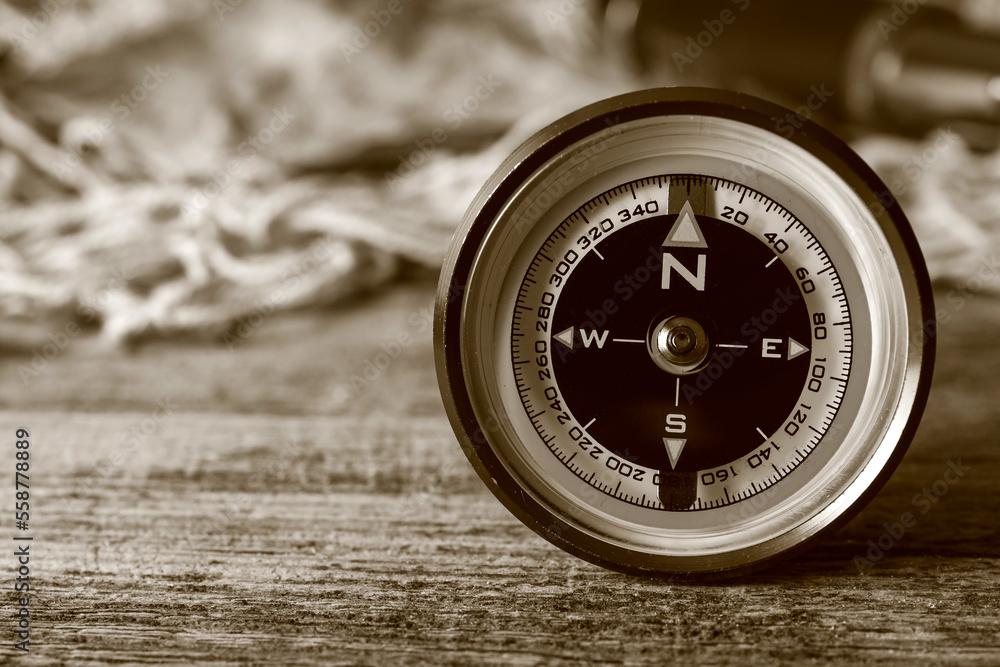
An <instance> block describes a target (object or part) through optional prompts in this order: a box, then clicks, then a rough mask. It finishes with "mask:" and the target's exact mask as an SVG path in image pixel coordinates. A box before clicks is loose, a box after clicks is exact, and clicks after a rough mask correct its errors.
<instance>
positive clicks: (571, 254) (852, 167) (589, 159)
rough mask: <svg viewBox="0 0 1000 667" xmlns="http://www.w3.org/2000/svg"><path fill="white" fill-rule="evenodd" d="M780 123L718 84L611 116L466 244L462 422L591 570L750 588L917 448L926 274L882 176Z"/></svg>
mask: <svg viewBox="0 0 1000 667" xmlns="http://www.w3.org/2000/svg"><path fill="white" fill-rule="evenodd" d="M780 117H782V116H781V115H780V114H776V113H775V108H774V107H772V105H770V104H767V103H764V102H761V101H759V100H756V99H754V98H747V97H745V96H740V95H735V94H729V93H721V92H718V91H705V90H700V89H672V90H664V91H649V92H645V93H637V94H632V95H629V96H624V97H620V98H614V99H612V100H608V101H606V102H604V103H601V104H598V105H595V106H594V107H589V108H587V109H584V110H582V111H580V112H578V113H577V114H574V115H572V116H570V117H568V118H566V119H563V120H562V121H560V122H559V123H557V124H556V126H554V127H553V128H550V129H549V130H548V131H546V132H543V133H542V134H541V135H539V136H536V137H535V138H534V139H532V140H530V141H529V142H528V143H527V144H526V145H525V146H522V148H521V149H519V151H518V152H517V153H515V154H514V155H513V156H512V157H511V158H510V159H509V160H508V168H507V169H503V168H502V169H501V171H500V172H499V173H498V175H497V176H496V177H494V180H493V182H491V183H489V184H487V186H486V188H485V189H484V190H483V192H482V193H481V194H480V197H479V198H478V200H477V202H476V203H475V204H474V205H473V207H472V209H471V210H470V214H469V217H468V218H467V220H466V223H465V225H464V229H463V230H462V232H460V234H459V235H458V237H457V240H456V245H455V246H454V248H453V252H452V254H451V256H450V257H449V260H448V263H447V264H446V267H445V272H444V274H443V277H442V284H441V292H440V299H439V304H438V322H437V324H438V328H437V343H438V347H437V351H438V360H439V371H440V377H441V383H442V390H443V394H444V397H445V403H446V406H447V407H448V408H449V412H450V416H451V418H452V422H453V424H454V426H455V429H456V433H457V434H458V436H459V439H460V441H462V443H463V446H464V447H465V449H466V453H467V454H468V455H469V458H470V460H471V461H472V463H473V465H474V466H475V467H476V468H477V471H478V472H479V473H480V475H481V476H482V477H483V479H484V481H485V482H486V483H487V485H488V486H490V488H491V489H492V490H493V492H494V493H495V494H496V495H497V496H498V498H500V500H501V501H503V502H504V503H505V504H506V505H507V506H508V507H509V508H510V509H511V510H512V511H513V512H514V513H515V514H517V515H518V516H519V517H520V518H521V519H522V520H523V521H524V522H525V523H526V524H528V525H529V526H531V527H532V528H534V529H535V530H536V531H537V532H539V533H540V534H542V535H543V536H545V537H546V538H547V539H549V540H551V541H553V542H554V543H556V544H558V545H559V546H561V547H563V548H565V549H567V550H568V551H570V552H572V553H575V554H577V555H580V556H582V557H584V558H586V559H588V560H591V561H593V562H597V563H599V564H602V565H605V566H608V567H613V568H615V569H619V570H624V571H630V572H649V573H660V574H668V575H675V576H679V575H696V576H697V575H700V576H703V577H704V576H722V575H726V574H732V573H738V572H743V571H746V570H748V569H752V568H754V567H759V566H761V565H763V564H766V563H767V562H768V561H770V560H772V559H774V558H775V557H777V556H780V555H782V554H786V553H788V552H791V551H793V550H794V549H795V548H796V547H798V546H800V545H802V544H804V543H806V542H807V541H808V540H810V539H812V538H814V537H815V536H816V535H817V534H819V533H820V532H821V531H822V530H825V529H828V528H829V527H831V526H834V525H837V524H838V522H841V521H843V520H845V519H846V518H848V517H849V516H850V515H851V514H852V513H853V512H855V511H856V510H857V509H859V508H860V506H861V505H862V504H863V503H864V502H865V501H866V500H867V499H868V497H870V495H872V494H873V493H874V492H875V491H877V489H878V487H879V486H880V485H881V483H882V482H883V481H884V479H885V478H886V476H887V475H888V474H889V473H890V472H891V470H892V468H893V467H894V466H895V464H896V462H898V459H899V458H900V457H901V455H902V453H903V451H904V450H905V446H906V444H907V443H908V440H909V438H910V437H911V432H912V430H913V429H914V428H915V424H916V420H917V418H918V417H919V414H920V411H921V409H922V406H923V401H924V399H925V395H926V390H927V380H928V377H929V369H930V365H931V364H930V359H931V356H932V355H931V350H930V346H929V342H928V341H926V340H925V336H924V334H923V330H924V329H923V324H924V321H925V318H926V317H927V316H928V315H927V314H928V313H929V312H931V311H930V307H929V297H928V293H929V291H928V288H927V284H926V275H925V270H924V267H923V264H922V259H921V257H920V255H919V252H918V251H917V249H916V246H915V243H914V242H913V239H912V234H911V232H910V230H909V227H908V225H907V223H906V221H905V218H903V217H902V214H901V213H900V212H899V211H898V207H897V209H896V210H892V209H890V210H886V209H885V207H884V206H882V205H881V203H880V200H879V198H878V195H879V193H880V192H882V191H884V190H885V188H884V187H881V186H880V183H879V182H878V180H877V178H876V177H875V176H874V175H873V174H872V173H871V172H870V170H868V169H867V167H865V166H864V165H863V163H861V162H860V160H859V159H858V158H857V157H856V156H854V155H853V154H852V153H850V151H849V149H847V148H846V146H844V145H843V144H841V143H840V142H839V141H838V140H836V139H834V138H833V137H832V136H830V135H828V134H826V133H825V132H823V131H822V130H819V129H818V128H816V127H814V126H807V127H806V128H804V130H803V132H802V134H801V135H797V136H796V137H795V138H794V140H788V139H785V138H783V137H780V136H778V135H775V134H774V132H773V131H772V128H773V124H772V123H771V121H770V120H769V119H770V118H780ZM880 187H881V189H880Z"/></svg>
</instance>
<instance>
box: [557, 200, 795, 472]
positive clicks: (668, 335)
mask: <svg viewBox="0 0 1000 667" xmlns="http://www.w3.org/2000/svg"><path fill="white" fill-rule="evenodd" d="M677 218H678V215H677V214H671V215H659V216H653V217H650V218H646V219H644V220H641V221H637V222H633V223H632V224H629V225H627V226H625V227H623V228H621V229H618V230H616V231H615V232H614V233H612V234H607V235H605V236H604V237H603V238H602V239H601V241H600V243H599V244H597V249H598V252H596V253H595V252H589V253H587V254H586V255H584V256H583V257H582V258H581V260H580V262H579V264H578V266H576V267H575V269H574V270H573V272H572V273H571V274H570V275H569V277H568V278H567V281H566V284H565V286H564V288H563V290H562V293H561V294H560V296H559V300H558V302H557V304H556V307H555V310H554V313H553V323H552V324H553V326H552V331H553V332H555V333H558V332H566V331H572V332H575V335H572V336H565V335H564V336H562V337H561V338H557V337H553V342H552V352H553V355H552V363H553V370H554V374H555V377H556V380H557V381H558V384H559V388H560V391H561V393H562V395H563V398H564V399H565V401H566V405H567V407H568V408H569V409H570V411H571V412H572V413H573V415H574V417H575V418H576V419H577V420H578V421H579V422H580V423H581V424H589V426H587V432H588V433H589V434H590V435H591V436H592V437H594V438H595V439H596V440H597V441H598V442H600V443H601V444H602V445H603V446H604V447H606V448H608V449H609V450H611V451H612V452H613V453H614V454H615V456H618V457H620V458H622V459H624V460H628V461H631V462H633V463H637V464H639V465H643V466H646V467H649V468H654V469H658V470H660V471H663V472H664V473H670V474H688V473H693V472H695V471H698V470H706V469H713V468H719V467H723V466H725V465H727V464H729V463H730V462H732V461H734V460H736V459H738V458H740V457H743V456H746V455H748V454H750V453H751V452H753V451H754V449H755V448H757V447H759V446H761V445H762V444H763V443H764V442H765V440H766V438H765V437H764V435H762V434H771V433H774V432H776V431H778V430H779V429H781V428H782V427H783V426H784V425H785V420H786V419H788V418H789V415H790V414H792V413H793V412H794V410H795V409H796V402H797V401H798V397H799V395H800V394H801V392H802V391H803V387H804V385H805V383H806V381H807V380H808V377H807V374H808V370H809V357H810V355H809V354H805V353H803V351H807V350H808V348H810V347H811V326H810V316H809V313H808V310H807V308H806V305H805V301H804V299H803V297H802V293H801V292H800V288H799V284H798V282H797V281H796V279H795V276H794V275H793V271H794V270H795V267H789V266H786V264H785V263H784V262H782V261H780V257H778V256H777V255H776V254H775V250H774V249H773V247H772V246H771V245H769V244H768V243H765V242H764V241H762V240H760V239H758V238H757V237H756V236H754V235H753V234H751V233H750V232H747V231H745V230H744V229H743V228H741V227H740V226H739V225H737V224H734V223H731V222H727V221H724V220H719V219H715V218H711V217H708V216H702V215H697V216H695V220H696V224H697V227H698V228H699V229H700V233H701V234H702V235H703V237H704V243H703V244H701V245H699V246H697V247H695V246H693V244H687V245H677V246H671V245H669V244H668V243H667V241H669V238H668V232H669V231H670V230H671V229H672V227H673V226H674V224H675V222H676V221H677ZM778 231H780V229H779V230H778ZM665 239H666V240H665ZM665 271H666V272H667V273H668V274H669V275H668V276H664V272H665ZM568 342H571V343H572V345H568V344H567V343H568ZM667 439H674V443H675V444H674V445H673V446H674V456H673V457H671V454H670V453H669V452H670V446H669V445H666V444H665V443H666V441H667ZM676 440H683V441H684V443H683V449H682V450H679V449H678V448H677V445H676ZM678 451H680V454H678ZM672 458H673V459H674V460H673V461H672V460H671V459H672ZM687 483H688V482H685V484H687Z"/></svg>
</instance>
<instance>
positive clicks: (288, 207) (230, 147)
mask: <svg viewBox="0 0 1000 667" xmlns="http://www.w3.org/2000/svg"><path fill="white" fill-rule="evenodd" d="M220 2H223V3H224V4H223V5H222V6H224V7H228V8H229V10H230V11H226V12H219V11H218V8H217V7H216V9H215V10H213V7H214V6H213V5H211V4H207V3H176V4H175V3H173V2H170V3H168V2H166V0H160V1H158V2H150V3H149V4H148V5H144V6H145V7H146V8H145V9H144V10H142V11H140V10H135V9H132V10H125V9H123V7H124V5H126V4H130V3H128V2H126V1H125V0H105V1H103V2H101V1H98V0H91V1H90V2H86V3H84V2H68V1H67V2H66V3H62V2H56V3H54V4H53V5H52V6H54V7H57V8H58V11H57V12H56V13H55V14H54V15H52V16H50V17H48V18H47V19H46V21H45V23H44V24H43V25H38V26H36V28H37V29H36V30H35V33H34V36H32V37H25V38H24V39H19V38H15V39H13V40H12V39H10V38H9V37H8V40H7V41H8V45H9V47H10V49H9V51H8V53H7V56H6V58H5V60H4V62H3V63H2V67H3V69H2V75H3V78H2V79H0V204H2V208H0V316H2V317H4V318H12V319H18V320H23V321H41V322H49V323H57V324H58V323H64V322H66V321H81V322H84V323H92V324H94V325H96V326H99V327H100V328H101V332H102V335H104V336H105V337H106V338H107V340H108V341H110V342H112V343H115V344H122V343H127V342H130V341H135V340H137V339H141V338H143V337H147V336H151V335H178V334H190V333H195V334H199V335H203V336H222V335H223V334H224V333H225V332H226V331H228V330H230V329H231V328H232V327H233V326H234V323H236V322H239V321H241V320H242V319H243V318H246V317H248V316H249V315H251V314H253V313H255V312H259V313H263V314H265V315H269V314H270V313H272V312H276V311H280V310H284V309H289V308H297V307H303V306H314V305H324V304H330V303H334V302H336V301H338V300H340V299H342V298H344V297H347V296H350V295H353V294H357V293H358V292H360V291H362V290H365V289H370V288H373V287H375V286H378V285H381V284H384V283H386V282H387V281H389V280H391V279H393V278H394V277H395V276H397V275H398V274H399V272H400V269H401V267H403V266H404V265H405V264H407V263H409V264H415V265H418V266H423V267H427V268H428V269H430V270H432V271H433V270H436V269H437V268H438V267H439V266H440V263H441V261H442V258H443V256H444V253H445V250H446V248H447V245H448V242H449V239H450V236H451V233H452V232H453V230H454V228H455V226H456V225H457V224H458V222H459V220H460V219H461V217H462V215H463V213H464V211H465V208H466V207H467V206H468V204H469V202H471V200H472V198H473V197H474V195H475V193H476V192H477V191H478V189H479V187H480V186H481V185H482V183H483V182H485V181H486V179H487V178H488V176H489V175H490V173H491V172H492V171H493V170H494V169H495V168H496V167H497V166H498V165H499V163H500V162H501V160H502V159H503V158H504V157H505V156H506V155H507V154H508V153H509V152H510V151H511V150H513V148H514V147H516V145H517V144H518V143H520V141H522V140H523V139H524V138H526V137H527V136H528V135H529V134H530V133H531V132H532V131H533V130H535V129H537V128H538V127H541V126H542V125H544V124H545V123H546V122H548V121H551V120H553V119H554V118H556V117H558V116H559V115H561V114H562V113H564V112H567V111H569V110H570V109H571V108H574V107H576V106H579V105H581V104H583V103H586V102H589V101H593V100H596V99H599V98H600V97H604V96H607V95H611V94H615V93H618V92H623V90H625V89H628V88H635V87H638V86H640V85H643V84H642V82H638V81H635V80H634V79H632V78H630V76H629V75H628V74H627V73H626V71H625V69H624V68H623V67H622V66H620V65H619V64H618V63H616V62H614V59H608V58H603V57H602V55H601V53H600V50H599V48H597V45H596V40H597V37H596V28H595V25H596V21H595V16H594V14H593V11H592V10H593V8H592V7H590V5H589V4H578V3H566V2H557V1H555V0H545V1H543V2H535V3H526V2H512V3H499V2H473V1H472V0H464V1H463V0H450V1H449V2H442V3H430V4H428V5H423V4H420V5H418V4H417V3H414V4H413V5H409V4H404V5H402V6H403V7H404V9H403V10H402V13H400V14H398V16H396V15H394V16H395V18H391V20H392V21H396V22H397V23H399V24H400V25H392V24H391V23H387V24H386V25H384V26H381V27H380V28H379V30H380V31H381V30H384V31H386V33H388V32H389V31H391V30H395V31H396V32H395V35H394V36H393V37H391V38H390V37H388V36H387V37H386V38H385V39H383V40H381V41H379V40H376V39H374V38H373V39H370V40H369V43H366V42H365V40H364V39H360V38H358V32H357V31H358V29H359V27H361V28H362V29H364V27H365V26H367V25H368V24H369V23H370V21H371V20H372V17H373V16H381V17H383V18H384V16H386V15H385V14H378V13H377V12H381V11H383V10H384V9H385V6H386V5H385V3H380V2H377V1H375V2H370V3H365V4H364V5H363V6H362V7H360V8H358V7H352V8H351V9H350V10H348V9H337V8H335V7H334V8H333V9H331V6H330V5H326V4H323V3H320V2H311V1H309V0H295V1H294V2H288V3H287V4H286V3H282V7H281V9H280V10H278V9H275V6H274V5H269V4H267V3H261V4H258V5H254V6H251V3H237V2H230V3H228V4H225V0H220ZM216 5H218V3H216ZM31 7H36V6H35V5H31ZM0 8H2V11H0V36H3V35H8V36H9V35H12V34H13V35H24V34H25V25H26V24H25V20H28V21H29V22H30V21H31V20H32V19H31V16H32V15H31V12H30V11H28V12H25V11H16V10H12V9H11V8H10V7H7V6H6V5H0ZM116 11H118V12H120V13H119V14H115V12H116ZM372 12H376V13H374V14H373V13H372ZM112 15H116V16H118V17H119V18H118V19H115V20H111V19H110V18H109V20H108V23H107V24H104V23H101V24H100V25H102V26H104V27H102V28H101V30H100V31H99V32H100V33H101V34H100V35H93V36H92V38H89V37H88V38H85V36H84V33H82V32H81V30H80V28H79V26H91V28H93V27H94V26H95V25H97V23H95V21H96V20H97V18H100V17H103V16H108V17H110V16H112ZM95 17H97V18H95ZM122 17H126V18H122ZM282 21H285V22H286V23H284V24H282V23H281V22H282ZM38 23H41V21H40V20H39V21H38ZM496 26H499V27H496ZM88 30H89V28H88ZM310 31H312V32H310ZM456 31H458V32H456ZM27 32H28V33H30V32H31V31H30V30H28V31H27ZM371 32H374V29H372V30H371ZM87 34H88V35H89V33H87ZM330 34H335V35H339V36H340V37H339V38H338V39H339V41H338V39H334V40H330V39H329V38H328V37H327V36H328V35H330ZM448 35H459V36H457V37H448V39H457V40H465V41H464V42H461V43H453V44H450V45H449V44H447V43H442V42H441V40H443V39H445V38H446V37H447V36H448ZM281 40H284V41H283V42H282V41H281ZM351 49H354V50H355V51H357V53H352V51H351ZM456 53H462V54H463V59H464V62H462V63H458V64H456V63H455V62H454V58H455V54H456ZM255 59H256V60H255ZM208 63H215V66H217V67H218V68H219V72H215V73H214V78H213V72H211V71H203V70H205V69H207V68H208V67H209V65H208ZM161 65H162V69H160V67H161ZM470 71H471V72H474V73H475V74H476V75H477V77H478V78H477V77H471V79H470V78H469V77H468V76H464V78H463V74H466V75H467V73H468V72H470ZM150 77H152V78H150ZM419 77H438V78H436V79H435V78H426V80H417V79H418V78H419ZM487 77H489V78H487ZM161 78H162V79H163V80H164V82H163V83H162V85H163V87H164V89H163V90H157V88H156V86H160V85H161V83H160V79H161ZM494 78H495V81H496V83H494V84H489V85H486V84H483V83H482V82H484V81H486V82H487V83H488V82H490V81H494ZM143 81H145V82H155V85H154V84H153V83H146V84H142V85H143V86H144V88H143V89H142V90H140V88H139V85H138V84H137V82H143ZM661 83H662V82H661ZM133 86H135V87H133ZM168 86H174V87H173V88H170V89H169V90H168V89H167V87H168ZM483 86H486V88H483ZM491 87H498V90H497V92H496V93H495V96H494V97H491V98H488V99H480V98H481V97H483V95H480V96H479V97H477V98H476V102H475V104H476V107H477V108H476V109H472V108H471V106H472V102H470V101H469V100H472V99H473V98H472V95H473V93H474V91H480V90H487V89H489V88H491ZM130 90H132V91H135V92H133V93H129V91H130ZM108 91H112V92H111V94H110V95H109V93H108ZM122 91H125V95H124V96H122V95H120V93H122ZM430 91H433V92H430ZM140 92H141V93H142V95H141V96H142V97H143V98H144V99H145V98H146V97H149V98H150V101H149V102H144V101H143V100H138V97H139V96H140V95H139V93H140ZM476 94H477V95H478V94H479V93H478V92H477V93H476ZM130 95H131V97H130ZM489 95H494V93H493V92H490V93H489ZM157 96H158V97H157ZM154 98H155V102H154V101H153V99H154ZM122 100H124V102H123V101H122ZM456 101H457V102H456ZM116 103H117V106H116ZM133 103H134V104H133ZM462 105H465V107H463V106H462ZM466 107H469V108H466ZM289 108H291V110H290V111H282V110H283V109H285V110H287V109H289ZM452 109H457V110H458V111H457V112H455V115H451V116H449V111H450V110H452ZM462 113H465V115H464V116H463V115H461V114H462ZM282 114H284V116H287V117H291V118H294V120H293V121H287V122H286V124H288V125H290V127H289V129H287V130H284V128H283V129H282V130H281V131H277V132H272V134H279V133H280V134H281V136H280V137H272V139H273V143H272V142H271V141H268V142H263V139H264V138H266V137H267V136H268V135H266V134H264V132H265V129H266V128H267V127H268V125H269V123H272V121H273V120H274V119H278V118H281V117H282ZM109 118H110V119H111V120H112V121H113V122H112V123H110V125H109V123H108V120H109ZM278 125H280V123H279V124H278ZM278 125H274V124H272V125H271V127H277V126H278ZM261 128H265V129H261ZM498 128H506V131H504V132H500V131H499V129H498ZM435 130H438V131H440V132H442V133H446V134H447V139H446V140H445V141H442V142H437V140H436V139H435V140H434V143H433V144H432V145H433V146H434V150H432V151H431V150H426V151H424V152H422V153H421V151H419V150H417V151H416V153H414V150H415V147H417V148H419V147H420V145H421V144H420V143H419V141H421V140H422V141H423V142H424V144H423V145H427V141H429V139H428V137H433V136H438V135H435V134H434V131H435ZM255 137H256V138H257V139H260V140H261V141H262V142H263V143H267V144H268V145H266V146H261V147H260V148H259V149H257V148H254V149H253V150H247V149H246V147H247V145H248V143H247V142H248V140H253V139H254V138H255ZM477 137H479V139H477ZM484 137H485V141H484V140H483V138H484ZM933 141H934V139H933V138H929V139H928V141H927V143H926V145H925V144H921V143H919V142H917V143H914V142H904V141H902V140H894V139H888V138H874V139H871V140H868V141H865V142H862V143H861V144H859V146H858V148H859V150H861V152H862V153H863V154H864V156H865V157H866V158H867V159H868V160H870V161H871V162H872V163H873V164H874V165H875V166H876V169H877V170H879V171H880V173H881V174H882V175H883V176H884V177H886V179H887V180H889V181H890V182H891V181H892V179H893V178H909V174H910V172H911V171H912V169H910V166H912V164H911V163H912V159H913V156H914V155H918V154H920V153H921V152H922V151H923V150H925V148H927V147H931V146H933ZM415 142H416V143H415ZM252 143H253V142H252V141H251V144H252ZM470 143H471V146H470V145H469V144H470ZM438 144H440V145H438ZM383 154H385V155H388V156H389V157H388V159H386V158H385V157H384V155H383ZM373 155H375V156H376V157H372V156H373ZM378 155H383V156H382V157H378ZM408 156H410V157H413V159H412V160H411V159H410V158H409V157H408ZM417 158H419V160H418V159H417ZM417 162H419V164H417ZM354 163H357V164H358V165H359V166H360V168H359V169H353V168H352V167H351V165H352V164H354ZM373 164H374V165H377V168H373V167H372V165H373ZM67 165H69V166H67ZM233 165H235V167H234V166H233ZM907 183H909V185H910V186H911V187H909V188H908V192H907V194H906V195H905V196H904V197H903V203H904V206H905V208H906V210H907V212H908V214H909V215H910V217H911V219H912V220H913V221H914V223H915V226H916V227H917V230H918V234H919V236H920V238H921V241H922V242H923V246H924V250H925V252H926V254H927V257H928V260H929V263H930V266H931V270H932V273H933V274H934V276H935V277H936V278H938V279H942V280H948V281H951V282H954V283H956V284H962V281H964V280H967V279H968V276H970V275H972V273H973V272H974V270H975V269H976V267H975V266H972V264H973V263H974V262H975V261H979V260H980V259H981V258H982V257H983V256H984V255H983V253H984V252H988V251H991V250H993V249H995V247H996V239H997V237H998V217H997V211H998V210H1000V207H998V206H997V203H998V202H997V199H998V196H1000V195H998V194H997V192H998V191H1000V190H998V187H997V186H998V185H1000V169H998V158H997V157H996V156H976V155H974V154H972V153H970V152H969V151H967V150H966V149H965V148H964V147H963V146H961V145H955V146H952V147H950V148H949V149H948V150H945V151H941V154H940V156H939V158H937V159H935V160H933V161H928V163H927V164H926V165H924V164H922V165H921V170H920V178H919V181H915V182H910V181H907ZM985 289H986V290H987V291H991V292H993V293H1000V288H998V285H997V284H996V283H995V282H994V283H989V284H988V285H987V286H986V288H985Z"/></svg>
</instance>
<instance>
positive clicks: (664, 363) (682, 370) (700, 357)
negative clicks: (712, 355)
mask: <svg viewBox="0 0 1000 667" xmlns="http://www.w3.org/2000/svg"><path fill="white" fill-rule="evenodd" d="M708 343H709V341H708V335H707V334H706V333H705V328H704V327H702V326H701V325H700V324H698V322H697V321H695V320H693V319H691V318H690V317H683V316H680V315H675V316H674V317H668V318H667V319H665V320H663V321H662V322H660V323H659V324H657V325H656V326H654V327H653V328H652V329H650V331H649V336H648V338H647V340H646V348H647V350H648V351H649V356H650V357H651V358H652V359H653V361H654V362H655V363H656V365H657V366H659V367H660V368H662V369H663V370H665V371H667V372H668V373H673V374H674V375H689V374H691V373H696V372H698V371H700V370H701V369H702V368H704V367H705V359H706V358H707V357H708V348H709V344H708Z"/></svg>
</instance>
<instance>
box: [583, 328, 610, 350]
mask: <svg viewBox="0 0 1000 667" xmlns="http://www.w3.org/2000/svg"><path fill="white" fill-rule="evenodd" d="M580 338H582V339H583V346H584V347H590V344H591V343H593V342H594V341H597V347H604V341H606V340H607V339H608V332H607V330H605V331H602V332H601V333H600V334H598V333H597V332H596V331H589V332H588V331H584V330H583V329H580Z"/></svg>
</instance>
